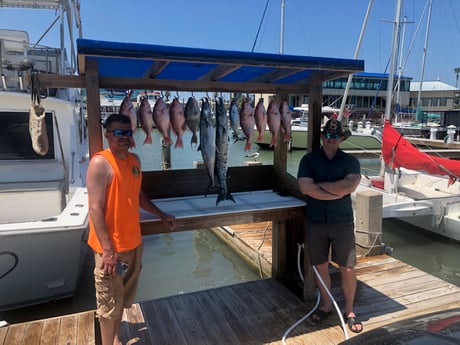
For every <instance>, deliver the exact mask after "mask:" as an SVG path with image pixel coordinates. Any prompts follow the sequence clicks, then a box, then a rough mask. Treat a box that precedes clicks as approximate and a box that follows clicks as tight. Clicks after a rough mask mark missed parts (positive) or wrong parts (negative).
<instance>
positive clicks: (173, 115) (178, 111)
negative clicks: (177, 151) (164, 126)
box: [169, 98, 186, 148]
mask: <svg viewBox="0 0 460 345" xmlns="http://www.w3.org/2000/svg"><path fill="white" fill-rule="evenodd" d="M169 117H170V121H171V128H172V130H173V132H174V134H175V135H176V144H175V145H174V147H175V148H177V147H184V142H183V141H182V136H183V135H184V132H185V128H186V125H185V114H184V106H183V104H182V103H181V102H180V101H179V99H178V98H174V100H173V101H172V103H171V106H170V108H169Z"/></svg>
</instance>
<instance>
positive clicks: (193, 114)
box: [184, 97, 200, 146]
mask: <svg viewBox="0 0 460 345" xmlns="http://www.w3.org/2000/svg"><path fill="white" fill-rule="evenodd" d="M184 114H185V123H186V124H187V127H188V129H190V130H191V131H192V139H191V141H190V144H191V146H193V144H195V146H196V145H198V136H197V135H196V133H197V132H198V131H199V130H200V106H199V105H198V102H197V101H196V99H195V97H189V99H188V100H187V103H186V104H185V111H184Z"/></svg>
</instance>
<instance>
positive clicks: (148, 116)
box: [138, 97, 153, 145]
mask: <svg viewBox="0 0 460 345" xmlns="http://www.w3.org/2000/svg"><path fill="white" fill-rule="evenodd" d="M138 115H139V122H140V123H141V127H142V130H143V131H144V132H145V135H146V137H145V140H144V142H143V143H142V145H145V144H151V143H152V129H153V114H152V108H151V107H150V103H149V101H148V99H147V98H146V97H145V98H143V99H142V101H141V105H140V106H139V112H138Z"/></svg>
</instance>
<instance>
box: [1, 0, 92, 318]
mask: <svg viewBox="0 0 460 345" xmlns="http://www.w3.org/2000/svg"><path fill="white" fill-rule="evenodd" d="M4 7H8V8H13V9H16V10H17V11H19V10H21V11H23V12H24V11H37V10H43V11H42V12H44V11H45V10H46V11H49V13H51V14H53V13H55V14H56V19H55V21H54V22H53V24H51V26H53V25H54V24H55V23H57V22H58V21H59V20H60V24H59V26H60V30H59V31H60V32H61V34H64V33H65V32H69V35H68V36H67V35H65V36H66V37H67V38H69V41H70V42H68V43H67V44H69V47H70V49H69V50H70V51H69V52H67V50H66V49H65V48H66V47H64V44H65V43H66V41H67V40H65V39H64V37H62V38H61V40H60V41H59V40H58V41H57V42H56V43H57V44H56V46H57V48H56V47H50V46H44V45H41V44H39V42H40V40H41V39H40V40H39V41H38V42H36V43H32V42H29V33H28V32H27V31H23V30H12V29H2V30H0V55H1V56H0V72H1V82H0V84H1V90H0V124H1V126H0V131H1V135H0V181H1V183H0V310H8V309H14V308H18V307H23V306H27V305H32V304H37V303H42V302H46V301H52V300H56V299H61V298H66V297H70V296H72V295H73V294H74V292H75V290H76V287H77V283H78V277H79V273H80V271H81V267H82V262H83V259H84V258H85V256H84V253H85V249H86V243H85V236H86V233H87V227H88V200H87V199H88V198H87V193H86V187H85V176H86V166H87V163H88V160H89V155H88V135H87V132H86V119H85V113H84V107H83V106H82V103H81V95H80V92H79V90H77V89H65V90H64V89H51V88H50V89H44V88H41V87H40V85H39V84H38V78H36V75H37V74H39V73H47V74H66V73H69V74H73V73H75V72H76V56H74V55H75V50H74V49H73V45H72V44H73V37H71V36H72V32H73V30H74V29H75V28H76V25H75V24H76V23H78V21H79V19H78V18H79V15H78V11H79V1H70V0H53V1H50V0H47V1H37V0H34V1H26V0H24V1H16V0H12V1H9V0H2V1H0V8H4ZM20 18H21V16H19V15H18V20H20ZM66 21H67V23H66ZM23 24H26V21H24V23H23ZM29 24H30V22H29ZM65 28H68V30H65ZM70 28H72V31H70ZM48 29H51V27H50V28H48ZM47 32H48V30H47V31H46V32H45V34H46V33H47ZM42 37H43V36H42ZM67 57H69V60H71V61H68V59H67ZM27 75H30V76H31V78H30V79H31V83H29V84H28V83H27V79H28V78H27ZM34 76H35V77H34ZM31 94H32V97H31Z"/></svg>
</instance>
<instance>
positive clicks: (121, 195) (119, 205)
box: [88, 150, 142, 253]
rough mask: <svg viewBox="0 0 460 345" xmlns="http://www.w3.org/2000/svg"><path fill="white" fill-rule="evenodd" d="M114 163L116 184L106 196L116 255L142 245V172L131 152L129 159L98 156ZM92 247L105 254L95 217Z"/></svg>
mask: <svg viewBox="0 0 460 345" xmlns="http://www.w3.org/2000/svg"><path fill="white" fill-rule="evenodd" d="M96 155H102V156H104V158H105V159H107V161H108V162H109V163H110V165H111V167H112V170H113V179H112V183H111V184H110V185H109V186H108V188H107V192H106V196H105V209H104V214H105V221H106V224H107V229H108V231H109V235H110V238H111V239H112V245H113V246H114V249H115V251H116V252H125V251H128V250H131V249H134V248H136V247H137V246H139V245H140V244H141V242H142V235H141V228H140V223H139V220H140V208H139V192H140V188H141V181H142V172H141V170H140V167H139V162H138V160H137V158H136V156H135V155H133V154H132V153H129V152H128V155H127V158H126V159H117V158H115V157H114V155H113V154H112V152H111V151H109V150H104V151H100V152H97V153H96ZM89 224H90V231H89V237H88V245H89V246H90V247H91V248H92V249H93V250H94V251H96V252H98V253H102V252H103V250H102V246H101V244H100V243H99V239H98V238H97V235H96V232H95V230H94V226H93V222H92V221H91V217H90V220H89Z"/></svg>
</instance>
